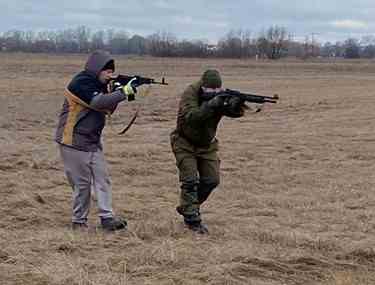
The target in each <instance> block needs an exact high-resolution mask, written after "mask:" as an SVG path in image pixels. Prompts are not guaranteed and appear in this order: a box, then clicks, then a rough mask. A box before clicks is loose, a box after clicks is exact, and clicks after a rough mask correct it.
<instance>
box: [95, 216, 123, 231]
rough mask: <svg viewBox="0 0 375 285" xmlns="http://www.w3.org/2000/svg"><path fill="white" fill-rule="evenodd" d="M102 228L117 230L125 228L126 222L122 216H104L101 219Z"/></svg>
mask: <svg viewBox="0 0 375 285" xmlns="http://www.w3.org/2000/svg"><path fill="white" fill-rule="evenodd" d="M101 224H102V228H103V229H104V230H106V231H117V230H122V229H126V228H127V226H128V223H127V222H126V220H125V219H122V218H115V217H113V218H105V219H101Z"/></svg>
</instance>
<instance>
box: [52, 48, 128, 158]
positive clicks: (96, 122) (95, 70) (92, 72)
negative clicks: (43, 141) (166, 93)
mask: <svg viewBox="0 0 375 285" xmlns="http://www.w3.org/2000/svg"><path fill="white" fill-rule="evenodd" d="M111 61H112V63H113V59H112V58H111V57H110V55H109V54H108V53H106V52H102V51H97V52H94V53H92V54H91V55H90V57H89V58H88V60H87V62H86V65H85V69H84V70H83V71H81V72H80V73H78V74H77V75H75V76H74V77H73V79H72V81H71V82H70V83H69V84H68V86H67V90H68V91H70V92H71V93H72V94H73V95H74V96H76V97H78V98H79V99H81V100H82V101H84V102H85V103H86V104H88V105H89V106H90V107H92V108H93V109H96V110H98V109H107V110H111V111H114V110H115V109H116V106H117V104H118V103H119V102H121V101H123V100H125V99H126V96H125V95H124V94H123V92H122V91H115V92H113V93H108V90H107V84H103V83H101V82H100V81H99V79H98V76H99V74H100V71H101V70H102V69H103V67H105V66H106V65H107V64H108V63H109V62H111ZM93 109H90V108H86V107H84V106H82V105H80V104H77V103H75V102H72V101H69V100H68V99H67V98H66V99H65V100H64V104H63V107H62V110H61V113H60V116H59V122H58V125H57V129H56V134H55V141H56V142H58V143H60V144H63V145H67V146H70V147H73V148H75V149H78V150H82V151H97V150H98V149H101V148H102V145H101V134H102V130H103V128H104V126H105V121H106V118H105V114H104V113H103V112H99V111H95V110H93Z"/></svg>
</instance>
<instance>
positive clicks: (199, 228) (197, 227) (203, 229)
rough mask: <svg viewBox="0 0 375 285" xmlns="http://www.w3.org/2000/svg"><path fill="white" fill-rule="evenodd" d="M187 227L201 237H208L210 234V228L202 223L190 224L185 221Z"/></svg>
mask: <svg viewBox="0 0 375 285" xmlns="http://www.w3.org/2000/svg"><path fill="white" fill-rule="evenodd" d="M185 225H186V227H187V228H188V229H189V230H192V231H193V232H196V233H198V234H201V235H207V234H208V228H207V226H205V225H204V224H202V223H201V222H197V223H188V222H186V221H185Z"/></svg>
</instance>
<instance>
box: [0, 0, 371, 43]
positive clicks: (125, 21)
mask: <svg viewBox="0 0 375 285" xmlns="http://www.w3.org/2000/svg"><path fill="white" fill-rule="evenodd" d="M373 15H375V1H373V0H355V1H354V0H346V1H343V0H340V1H338V0H325V1H324V0H310V1H301V0H300V1H297V0H252V1H245V0H237V1H227V0H215V1H214V0H206V1H205V0H200V1H199V0H189V1H180V0H175V1H172V0H154V1H146V0H139V1H124V0H107V1H100V0H86V1H83V0H75V1H73V0H64V1H59V2H57V1H41V0H23V1H22V0H17V1H12V2H9V0H7V2H5V1H4V0H0V31H1V32H4V31H7V30H11V29H21V30H44V29H65V28H72V27H76V26H78V25H85V26H88V27H90V28H92V29H108V28H115V29H116V28H117V29H123V30H128V31H129V32H130V33H139V34H141V35H149V34H152V33H154V32H157V31H168V32H171V33H174V34H175V35H176V36H178V38H189V39H208V40H211V41H215V40H217V39H219V38H220V37H221V36H223V35H225V33H226V32H228V31H229V30H231V29H234V30H237V29H243V30H249V31H251V32H252V33H253V34H257V33H258V32H260V31H261V30H262V29H265V28H267V27H269V26H270V25H281V26H284V27H286V28H287V30H288V31H289V32H290V33H292V34H293V35H294V36H295V37H296V38H297V39H298V38H299V39H301V38H304V37H305V36H307V35H311V33H316V34H317V35H316V37H317V38H318V39H320V40H323V41H326V40H333V41H334V40H342V39H345V38H348V37H350V36H354V37H361V36H363V35H368V34H374V33H375V20H374V19H373Z"/></svg>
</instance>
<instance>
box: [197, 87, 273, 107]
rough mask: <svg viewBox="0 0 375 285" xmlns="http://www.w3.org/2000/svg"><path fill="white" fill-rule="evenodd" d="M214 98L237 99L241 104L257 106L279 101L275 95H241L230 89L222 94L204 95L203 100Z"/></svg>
mask: <svg viewBox="0 0 375 285" xmlns="http://www.w3.org/2000/svg"><path fill="white" fill-rule="evenodd" d="M216 96H220V97H224V98H225V99H227V98H230V97H238V98H239V99H240V100H241V101H242V102H244V103H245V102H249V103H257V104H264V103H277V100H279V95H277V94H275V95H273V96H261V95H254V94H246V93H242V92H240V91H237V90H232V89H225V90H224V91H222V92H218V93H214V92H212V93H205V94H204V98H205V99H206V100H210V99H212V98H214V97H216Z"/></svg>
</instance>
